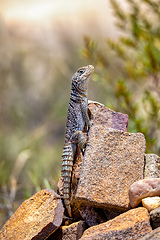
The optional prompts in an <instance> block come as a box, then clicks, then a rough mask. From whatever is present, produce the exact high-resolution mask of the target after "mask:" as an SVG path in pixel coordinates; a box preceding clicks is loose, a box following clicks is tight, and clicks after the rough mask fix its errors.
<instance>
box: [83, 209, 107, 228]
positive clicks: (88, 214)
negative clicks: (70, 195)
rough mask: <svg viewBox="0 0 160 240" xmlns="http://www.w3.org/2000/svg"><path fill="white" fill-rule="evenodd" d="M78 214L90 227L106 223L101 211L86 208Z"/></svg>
mask: <svg viewBox="0 0 160 240" xmlns="http://www.w3.org/2000/svg"><path fill="white" fill-rule="evenodd" d="M80 214H81V216H82V218H83V219H84V220H85V222H86V223H87V224H88V226H90V227H91V226H95V225H98V224H100V223H103V222H106V221H107V218H106V216H105V214H104V212H103V210H102V209H96V208H92V207H88V206H86V207H84V208H83V210H82V211H80Z"/></svg>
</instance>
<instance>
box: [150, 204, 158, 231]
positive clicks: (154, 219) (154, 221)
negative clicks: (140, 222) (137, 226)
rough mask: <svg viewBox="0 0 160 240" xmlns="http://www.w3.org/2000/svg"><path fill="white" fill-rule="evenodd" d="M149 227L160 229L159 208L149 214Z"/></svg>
mask: <svg viewBox="0 0 160 240" xmlns="http://www.w3.org/2000/svg"><path fill="white" fill-rule="evenodd" d="M150 217H151V225H152V227H153V229H154V228H157V227H160V207H158V208H156V209H154V210H152V211H151V212H150Z"/></svg>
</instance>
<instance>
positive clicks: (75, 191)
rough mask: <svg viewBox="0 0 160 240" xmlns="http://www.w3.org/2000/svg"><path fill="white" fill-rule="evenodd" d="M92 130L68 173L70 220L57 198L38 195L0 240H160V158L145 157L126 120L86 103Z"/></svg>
mask: <svg viewBox="0 0 160 240" xmlns="http://www.w3.org/2000/svg"><path fill="white" fill-rule="evenodd" d="M89 116H90V119H91V129H90V131H89V135H88V143H87V146H86V150H85V154H84V156H83V154H82V152H81V150H80V149H77V154H76V156H75V162H74V166H73V173H72V184H71V206H72V215H73V219H70V218H68V217H65V216H64V215H63V212H64V209H63V206H62V201H61V199H60V196H59V195H61V193H62V186H63V184H62V179H61V178H60V180H59V182H58V194H59V195H57V194H56V193H54V191H52V190H42V191H41V192H39V193H37V194H35V195H34V196H33V197H32V198H30V199H28V200H26V201H25V202H24V203H23V204H22V205H21V206H20V207H19V209H18V210H17V211H16V212H15V213H14V215H13V216H12V217H11V219H9V220H8V222H7V223H6V224H5V225H4V226H3V228H2V229H1V231H0V239H13V240H14V239H49V240H51V239H55V240H56V239H63V240H67V239H71V240H72V239H81V240H86V239H88V240H92V239H109V240H110V239H124V240H125V239H160V187H159V186H160V178H159V177H160V171H159V164H160V158H159V157H158V156H157V155H155V154H145V138H144V136H143V134H142V133H128V132H127V125H128V116H127V115H126V114H122V113H117V112H115V111H113V110H111V109H108V108H106V107H104V106H102V105H101V104H98V103H90V104H89ZM60 225H61V226H60Z"/></svg>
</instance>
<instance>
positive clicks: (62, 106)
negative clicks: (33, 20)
mask: <svg viewBox="0 0 160 240" xmlns="http://www.w3.org/2000/svg"><path fill="white" fill-rule="evenodd" d="M127 2H128V8H126V10H123V9H121V8H120V6H119V4H118V3H117V2H116V1H114V0H111V3H112V7H113V11H114V14H115V16H116V19H117V23H116V25H117V27H118V28H119V31H120V33H121V34H120V37H119V38H118V39H116V40H115V41H113V40H111V39H107V40H105V42H104V39H99V40H98V41H97V40H93V39H91V38H90V37H85V38H84V44H85V46H84V48H83V51H82V53H81V51H80V48H81V46H80V43H79V42H76V41H75V39H74V37H71V36H70V35H69V33H67V32H65V31H63V29H61V28H57V29H58V30H57V32H56V34H55V32H52V29H50V30H49V31H48V32H47V31H45V30H44V31H43V29H41V30H39V29H34V30H33V29H28V31H27V29H25V26H23V25H22V27H21V29H20V28H17V27H16V26H5V24H4V22H3V20H2V19H0V56H1V59H0V127H1V131H0V225H2V224H3V223H4V222H5V221H6V220H7V218H9V217H10V216H11V215H12V213H13V212H14V211H15V210H16V209H17V207H18V206H19V204H21V203H22V202H23V201H24V200H25V199H26V198H28V197H30V196H31V195H33V194H34V193H35V192H36V191H39V190H40V189H42V188H53V189H54V190H56V185H57V181H58V178H59V176H60V170H61V154H62V149H63V141H64V131H65V121H66V114H67V110H68V101H69V95H70V82H71V77H72V75H73V73H74V72H75V70H77V68H78V67H80V66H83V65H86V64H93V65H94V66H95V73H94V74H93V77H92V80H93V81H90V85H89V99H92V100H96V101H99V102H102V103H104V104H106V106H107V107H110V108H112V109H114V110H116V111H121V112H123V113H127V114H128V115H129V126H128V131H130V132H142V133H144V135H145V137H146V141H147V152H148V153H149V152H154V153H156V154H159V155H160V130H159V128H160V81H159V70H160V69H159V68H160V50H159V46H160V23H159V22H160V21H159V19H160V9H159V5H158V0H154V1H152V2H151V1H147V0H146V1H145V0H141V1H139V2H140V3H139V4H137V3H136V1H132V0H128V1H127ZM94 27H95V26H94ZM96 27H97V26H96ZM96 27H95V31H96ZM97 32H98V31H97ZM55 35H56V36H58V40H57V39H55ZM97 39H98V38H97ZM56 41H57V46H56V44H55V42H56ZM59 42H61V47H62V51H59V55H57V51H55V47H56V48H58V47H59V46H58V44H59ZM61 47H59V49H60V50H61ZM82 56H83V57H82Z"/></svg>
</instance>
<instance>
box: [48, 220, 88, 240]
mask: <svg viewBox="0 0 160 240" xmlns="http://www.w3.org/2000/svg"><path fill="white" fill-rule="evenodd" d="M86 229H87V224H86V223H85V222H84V221H79V222H76V223H72V224H71V225H69V226H62V227H60V228H58V229H57V230H56V231H55V232H54V233H53V234H52V235H51V236H50V237H49V238H48V240H60V239H61V240H78V239H80V238H81V236H82V234H83V233H84V231H85V230H86Z"/></svg>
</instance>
